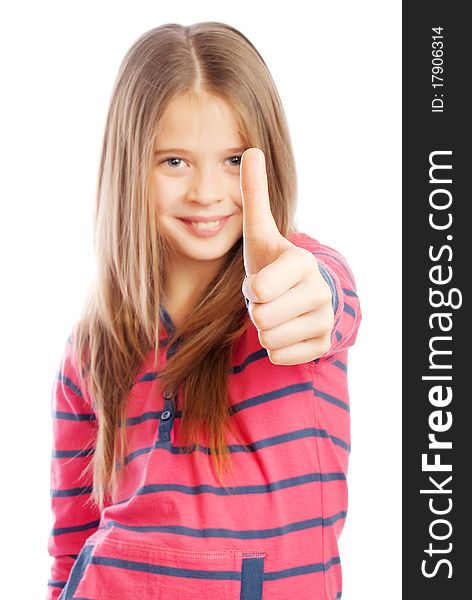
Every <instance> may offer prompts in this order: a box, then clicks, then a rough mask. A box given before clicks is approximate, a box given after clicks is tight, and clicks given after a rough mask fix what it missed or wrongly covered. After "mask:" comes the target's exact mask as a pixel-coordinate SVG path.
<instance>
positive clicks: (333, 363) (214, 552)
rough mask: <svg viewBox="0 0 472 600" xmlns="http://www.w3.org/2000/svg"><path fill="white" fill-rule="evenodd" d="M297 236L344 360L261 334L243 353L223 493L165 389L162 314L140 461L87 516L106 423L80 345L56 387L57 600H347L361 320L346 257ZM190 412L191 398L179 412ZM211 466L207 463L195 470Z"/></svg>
mask: <svg viewBox="0 0 472 600" xmlns="http://www.w3.org/2000/svg"><path fill="white" fill-rule="evenodd" d="M288 239H290V241H292V243H294V244H296V245H297V246H301V247H303V248H306V249H308V250H310V251H311V252H313V253H314V255H315V256H316V258H317V259H318V264H319V268H320V271H321V273H322V274H323V276H324V277H325V279H326V280H327V281H328V283H329V284H330V287H331V289H332V296H333V308H334V310H335V324H334V327H333V331H332V337H331V340H332V343H331V348H330V350H329V351H328V352H327V353H326V354H324V355H323V356H322V357H320V358H318V359H316V360H314V361H311V362H309V363H304V364H298V365H291V366H286V365H274V364H272V363H271V362H270V360H269V358H268V356H267V352H266V350H265V349H264V348H263V347H262V346H261V345H260V342H259V338H258V333H257V329H256V328H255V327H254V325H253V324H252V323H251V324H250V327H249V328H248V329H247V330H246V332H245V333H244V334H243V335H242V336H241V337H240V339H239V340H238V341H237V343H236V344H235V346H234V351H233V363H232V368H231V370H230V372H229V374H228V377H229V383H228V386H229V402H230V405H231V409H230V412H231V417H230V418H231V419H235V420H236V421H237V423H236V424H237V426H238V429H239V431H240V432H241V434H242V435H243V438H244V440H245V444H244V445H240V444H236V443H235V441H234V440H232V439H231V435H229V434H228V439H227V441H228V443H229V444H230V450H231V453H232V455H231V458H232V460H233V461H234V466H235V469H234V473H235V478H236V479H235V481H236V483H235V484H234V485H232V486H231V487H229V488H228V489H224V488H222V487H221V486H220V484H219V482H218V480H217V479H216V477H215V475H214V471H213V467H212V465H211V464H210V462H211V458H210V456H209V453H208V449H207V448H206V447H205V445H204V444H202V445H201V446H199V447H197V449H196V450H192V451H196V452H199V453H200V456H199V460H198V462H197V463H195V461H194V458H195V457H193V456H191V455H190V454H191V453H187V452H185V448H184V447H182V446H181V443H180V441H179V433H180V420H181V414H180V412H179V411H178V410H176V409H175V408H174V403H173V401H172V400H173V399H172V394H170V393H168V391H167V390H163V389H161V387H160V382H159V368H162V367H163V366H164V365H165V364H166V362H167V360H168V358H169V356H170V355H171V353H172V352H173V351H175V344H172V345H169V344H168V343H167V340H168V339H169V335H170V333H171V332H172V328H173V323H172V320H171V318H170V315H169V313H168V312H167V310H166V308H165V307H164V306H161V312H160V315H161V321H162V327H159V337H160V356H159V368H158V371H157V372H155V371H153V370H152V367H151V364H152V355H151V354H150V355H149V357H148V358H147V359H146V360H145V361H144V363H143V364H142V366H141V368H140V371H139V373H138V375H137V377H136V380H135V383H134V385H133V386H132V388H131V391H130V395H129V399H128V408H127V411H128V412H127V424H126V426H127V436H128V443H129V454H128V455H127V457H126V464H125V473H124V474H125V477H124V479H123V483H122V484H121V487H120V489H119V490H118V492H117V494H116V497H114V498H113V499H112V500H110V502H109V503H107V505H106V507H105V508H104V509H103V511H102V512H101V514H100V513H99V512H98V511H97V510H94V509H93V508H91V506H90V505H88V506H87V507H86V506H85V504H84V502H85V500H87V499H88V498H89V495H90V492H91V489H92V488H91V486H92V481H91V480H90V481H88V482H85V484H86V485H84V482H83V480H80V483H79V475H80V473H81V471H82V470H83V468H84V466H85V465H86V464H87V461H89V460H91V457H92V453H93V448H94V440H95V435H96V431H97V423H98V421H97V415H96V413H95V411H94V405H93V403H92V401H91V398H90V396H89V394H88V392H87V390H86V389H84V388H80V387H79V377H78V366H77V362H76V360H75V358H74V356H73V355H72V346H71V339H70V338H69V339H68V340H67V343H66V346H65V351H64V354H63V356H62V359H61V362H60V367H59V371H58V373H57V379H56V380H55V383H54V386H53V390H52V424H53V427H52V433H53V451H52V458H51V488H52V489H51V505H52V514H53V529H52V531H51V533H50V537H49V540H48V551H49V554H50V555H51V556H52V557H53V561H52V566H51V576H50V579H49V581H48V592H47V600H53V599H54V600H55V599H57V598H60V600H71V599H75V600H126V599H131V598H133V599H137V600H144V599H148V598H149V599H150V598H153V599H163V600H164V599H165V600H200V599H201V600H203V599H205V600H213V599H217V600H261V599H263V600H287V599H290V598H296V599H297V600H335V599H337V598H340V597H341V587H342V576H341V563H340V557H339V553H338V539H339V536H340V534H341V531H342V528H343V524H344V520H345V518H346V511H347V484H346V477H347V468H348V458H349V452H350V420H349V398H348V385H347V353H348V347H349V346H351V345H352V344H353V343H354V341H355V338H356V335H357V329H358V327H359V323H360V319H361V312H360V307H359V301H358V296H357V293H356V288H355V282H354V278H353V275H352V273H351V270H350V268H349V266H348V265H347V263H346V261H345V259H344V257H343V256H342V255H341V254H339V253H338V252H337V251H335V250H333V249H332V248H330V247H328V246H324V245H322V244H320V243H319V242H318V241H317V240H315V239H313V238H311V237H310V236H308V235H307V234H305V233H296V234H293V235H292V236H290V237H289V238H288ZM177 406H179V404H178V403H177ZM196 464H198V465H199V466H198V468H197V467H196Z"/></svg>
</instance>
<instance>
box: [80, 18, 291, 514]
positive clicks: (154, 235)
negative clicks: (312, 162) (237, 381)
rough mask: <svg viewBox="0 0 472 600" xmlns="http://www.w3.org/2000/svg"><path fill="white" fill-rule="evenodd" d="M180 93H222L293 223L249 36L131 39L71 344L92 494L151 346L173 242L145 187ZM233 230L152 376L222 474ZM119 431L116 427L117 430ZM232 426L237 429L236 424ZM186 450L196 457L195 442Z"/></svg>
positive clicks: (115, 450) (112, 479) (101, 483)
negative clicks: (83, 397)
mask: <svg viewBox="0 0 472 600" xmlns="http://www.w3.org/2000/svg"><path fill="white" fill-rule="evenodd" d="M178 94H193V95H195V97H197V98H198V97H199V96H201V95H202V94H210V95H213V96H217V97H219V98H220V99H223V100H224V101H225V102H227V103H228V104H229V105H230V106H231V108H232V110H233V113H234V116H235V119H236V120H237V123H238V124H239V128H240V134H241V137H242V139H243V140H245V143H247V147H253V146H255V147H258V148H260V149H261V150H263V151H264V153H265V156H266V168H267V174H268V182H269V183H268V185H269V194H270V202H271V210H272V213H273V215H274V218H275V221H276V223H277V226H278V228H279V230H280V232H281V233H282V235H284V236H287V235H289V234H290V233H292V232H293V231H294V229H293V225H292V223H293V218H294V214H295V205H296V186H297V183H296V172H295V163H294V157H293V152H292V147H291V141H290V136H289V130H288V126H287V122H286V117H285V113H284V110H283V107H282V104H281V101H280V98H279V95H278V93H277V90H276V86H275V84H274V82H273V80H272V77H271V75H270V73H269V70H268V68H267V66H266V64H265V62H264V60H263V59H262V57H261V56H260V54H259V53H258V51H257V50H256V48H255V47H254V46H253V45H252V44H251V42H250V41H249V40H248V39H247V38H246V37H245V36H244V35H243V34H242V33H240V32H239V31H238V30H237V29H235V28H234V27H231V26H229V25H227V24H225V23H219V22H202V23H196V24H193V25H190V26H183V25H180V24H176V23H170V24H166V25H162V26H159V27H156V28H154V29H151V30H150V31H148V32H146V33H144V34H143V35H142V36H141V37H139V38H138V39H137V40H136V41H135V43H134V44H133V45H132V46H131V48H130V49H129V50H128V52H127V53H126V55H125V57H124V59H123V61H122V64H121V66H120V68H119V72H118V76H117V79H116V82H115V85H114V89H113V92H112V97H111V101H110V106H109V111H108V115H107V121H106V127H105V132H104V138H103V146H102V153H101V160H100V166H99V173H98V180H97V195H96V207H95V215H94V216H95V220H94V247H95V253H96V259H97V270H96V275H95V279H94V281H93V282H92V284H91V286H90V288H89V291H88V294H87V297H86V301H85V303H84V307H83V312H82V315H81V318H80V319H79V320H78V322H77V323H76V325H75V328H74V335H73V344H74V347H73V351H74V354H75V355H76V357H80V362H79V364H80V371H81V377H82V378H83V383H84V384H85V385H86V386H87V390H88V393H89V395H90V397H91V399H92V401H93V405H94V408H95V410H96V412H97V415H98V419H97V422H98V431H97V437H96V444H95V450H94V453H93V460H91V461H90V463H89V465H88V468H86V469H85V470H84V472H83V474H82V475H84V476H85V475H86V474H88V470H89V469H92V468H93V491H92V494H91V496H90V501H92V502H95V503H96V505H97V506H98V507H99V508H100V510H102V509H103V507H104V505H105V504H106V503H107V502H108V501H109V499H110V498H113V495H114V493H115V490H116V485H117V482H118V477H119V476H122V474H123V468H122V465H124V464H125V463H124V458H125V456H126V452H127V439H126V403H127V402H126V400H127V397H128V395H129V393H130V389H131V387H132V385H133V383H134V382H135V377H136V375H137V373H138V370H139V368H140V366H141V365H142V362H143V360H144V359H145V357H146V356H147V354H148V353H149V352H150V351H153V352H154V361H155V362H154V367H155V368H156V370H157V358H158V353H159V335H158V326H159V316H160V306H161V299H162V297H163V290H164V289H165V282H166V278H165V274H166V272H167V269H168V265H169V257H170V256H171V253H172V248H171V247H169V244H168V242H166V239H165V238H164V236H163V234H162V232H161V230H160V227H159V219H158V209H157V207H156V202H155V199H153V196H152V193H151V189H152V186H151V177H152V169H153V161H154V148H155V144H156V140H157V138H158V126H159V118H160V116H161V115H162V114H163V112H164V110H165V108H166V106H167V105H168V103H169V102H170V101H171V100H172V99H173V98H174V97H175V96H176V95H178ZM244 276H245V271H244V262H243V254H242V237H241V238H240V239H239V240H238V242H237V243H236V244H235V245H234V246H233V248H232V249H231V250H230V251H229V252H228V255H227V257H226V261H225V264H224V266H223V267H222V269H221V270H220V272H219V273H218V275H217V276H216V278H215V279H214V280H213V281H212V282H211V284H210V285H209V286H208V287H207V289H206V290H205V291H204V293H203V294H202V296H201V298H200V299H199V302H198V304H197V306H195V309H194V310H192V312H191V314H189V315H188V317H187V318H186V319H185V321H184V323H183V324H182V325H181V326H180V327H176V329H175V331H174V334H173V335H172V336H171V339H170V340H169V343H170V344H172V343H173V342H174V341H176V340H177V339H180V341H181V342H183V343H180V345H179V346H178V348H177V351H176V352H175V353H174V354H173V355H172V356H170V357H169V359H168V362H167V364H166V366H165V368H164V369H163V370H161V371H160V373H159V376H160V380H161V387H162V389H163V390H164V389H172V390H175V391H178V395H179V397H180V398H181V399H182V421H181V433H182V439H183V440H184V443H188V444H198V439H199V438H198V435H199V432H201V431H204V432H206V435H207V436H208V437H207V439H208V441H209V448H210V453H211V457H212V458H213V461H214V468H215V472H216V474H217V477H218V479H219V481H220V482H221V483H222V484H223V481H224V478H223V471H224V467H225V466H227V462H228V456H229V454H228V448H227V445H226V443H225V439H226V438H225V427H229V428H230V429H232V426H231V425H230V421H231V419H229V418H228V417H229V411H228V373H229V372H230V369H231V364H232V349H233V345H234V342H235V341H236V340H237V339H238V338H239V337H240V336H241V334H242V333H243V332H244V331H245V329H246V327H248V325H249V323H250V321H249V318H248V315H247V310H246V307H245V304H244V297H243V295H242V292H241V285H242V281H243V279H244ZM118 431H119V432H120V435H119V436H117V432H118ZM233 433H235V435H236V432H234V431H233ZM193 454H194V455H195V456H197V455H198V450H194V451H193Z"/></svg>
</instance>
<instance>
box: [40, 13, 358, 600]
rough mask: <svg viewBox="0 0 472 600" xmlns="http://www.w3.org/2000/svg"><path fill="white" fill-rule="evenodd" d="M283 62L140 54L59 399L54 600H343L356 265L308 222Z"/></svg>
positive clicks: (121, 97)
mask: <svg viewBox="0 0 472 600" xmlns="http://www.w3.org/2000/svg"><path fill="white" fill-rule="evenodd" d="M295 202H296V174H295V165H294V159H293V154H292V148H291V143H290V137H289V131H288V127H287V123H286V120H285V115H284V112H283V108H282V105H281V103H280V99H279V96H278V93H277V91H276V87H275V85H274V82H273V80H272V78H271V76H270V74H269V71H268V70H267V67H266V65H265V63H264V61H263V59H262V58H261V56H260V55H259V53H258V52H257V50H256V49H255V48H254V46H253V45H252V44H251V43H250V42H249V40H247V38H245V37H244V36H243V35H242V34H241V33H240V32H239V31H237V30H236V29H234V28H233V27H230V26H228V25H225V24H223V23H217V22H205V23H198V24H195V25H192V26H181V25H178V24H167V25H163V26H161V27H157V28H155V29H152V30H150V31H148V32H147V33H145V34H144V35H142V36H141V37H140V38H139V39H138V40H137V41H136V42H135V43H134V45H133V46H132V47H131V49H130V50H129V51H128V53H127V55H126V56H125V58H124V61H123V63H122V65H121V68H120V71H119V73H118V77H117V81H116V85H115V88H114V90H113V94H112V99H111V104H110V109H109V113H108V119H107V123H106V130H105V136H104V142H103V149H102V157H101V163H100V169H99V178H98V188H97V204H96V213H95V236H94V244H95V248H96V254H97V261H98V269H97V273H96V278H95V282H94V285H93V286H92V287H91V292H90V294H89V297H88V300H87V303H86V306H85V308H84V312H83V315H82V316H81V319H80V320H79V321H78V322H77V323H76V324H75V326H74V327H73V328H72V331H71V336H70V337H69V339H68V340H67V343H66V345H65V350H64V354H63V357H62V360H61V364H60V368H59V371H58V374H57V380H56V382H55V385H54V388H53V393H52V408H53V455H52V463H51V487H52V490H51V496H52V512H53V516H54V523H53V529H52V531H51V535H50V538H49V542H48V550H49V553H50V555H51V556H52V557H53V558H54V560H53V564H52V572H51V578H50V580H49V586H48V595H47V598H48V599H49V600H52V599H56V598H60V599H61V600H68V599H72V598H75V599H76V600H78V599H79V598H81V599H85V598H87V599H88V600H91V599H94V600H99V599H100V600H102V599H113V600H126V599H128V598H138V599H145V598H153V599H166V600H168V599H176V600H177V599H179V600H190V599H196V598H205V599H213V598H221V599H223V598H224V599H226V600H236V599H243V600H256V599H261V598H264V599H269V600H275V599H285V598H290V597H294V598H297V600H305V599H306V600H308V599H310V600H311V599H317V600H334V599H335V598H339V597H340V596H341V567H340V558H339V555H338V548H337V540H338V537H339V535H340V533H341V530H342V527H343V523H344V519H345V517H346V508H347V489H346V474H347V465H348V455H349V450H350V448H349V441H350V439H349V438H350V431H349V403H348V389H347V373H346V371H347V349H348V347H349V346H350V345H352V344H353V343H354V340H355V338H356V334H357V329H358V326H359V321H360V318H361V313H360V309H359V303H358V298H357V295H356V291H355V283H354V279H353V276H352V273H351V271H350V269H349V267H348V265H347V264H346V262H345V260H344V258H343V257H342V256H341V255H340V254H339V253H338V252H336V251H335V250H333V249H332V248H330V247H328V246H323V245H322V244H320V243H319V242H318V241H317V240H315V239H313V238H311V237H310V236H309V235H307V234H305V233H300V232H297V231H296V228H295V226H294V214H295Z"/></svg>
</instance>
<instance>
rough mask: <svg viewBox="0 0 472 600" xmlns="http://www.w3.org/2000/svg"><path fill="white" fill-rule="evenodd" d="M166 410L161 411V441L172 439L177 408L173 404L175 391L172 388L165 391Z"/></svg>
mask: <svg viewBox="0 0 472 600" xmlns="http://www.w3.org/2000/svg"><path fill="white" fill-rule="evenodd" d="M162 395H163V397H164V410H163V411H162V412H161V417H160V421H159V441H165V442H168V441H170V432H171V429H172V426H173V424H174V419H175V408H174V406H173V402H172V400H173V397H174V395H173V393H172V392H171V391H170V390H165V391H164V392H163V394H162Z"/></svg>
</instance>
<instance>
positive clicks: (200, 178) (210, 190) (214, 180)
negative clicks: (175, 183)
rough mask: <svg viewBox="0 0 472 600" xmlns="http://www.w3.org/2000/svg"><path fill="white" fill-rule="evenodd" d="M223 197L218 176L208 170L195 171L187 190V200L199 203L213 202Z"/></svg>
mask: <svg viewBox="0 0 472 600" xmlns="http://www.w3.org/2000/svg"><path fill="white" fill-rule="evenodd" d="M223 199H224V192H223V188H222V184H221V182H220V181H219V178H218V176H217V175H216V174H215V173H214V172H211V171H209V170H205V171H203V170H201V171H199V172H196V173H195V175H194V177H193V178H192V181H191V184H190V186H189V189H188V192H187V200H189V201H191V202H198V203H200V204H213V203H214V202H220V201H221V200H223Z"/></svg>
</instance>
